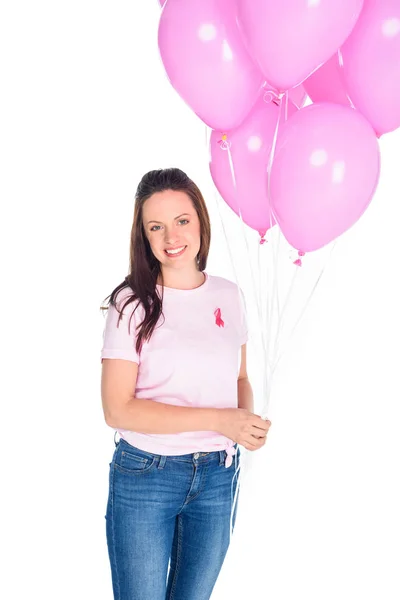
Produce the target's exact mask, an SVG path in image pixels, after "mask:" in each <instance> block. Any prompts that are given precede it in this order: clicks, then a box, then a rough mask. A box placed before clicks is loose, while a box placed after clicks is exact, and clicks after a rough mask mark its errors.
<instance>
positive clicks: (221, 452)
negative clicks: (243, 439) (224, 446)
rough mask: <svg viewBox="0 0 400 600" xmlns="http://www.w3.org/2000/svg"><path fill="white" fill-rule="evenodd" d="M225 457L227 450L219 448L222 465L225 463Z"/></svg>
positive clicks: (220, 463) (220, 464)
mask: <svg viewBox="0 0 400 600" xmlns="http://www.w3.org/2000/svg"><path fill="white" fill-rule="evenodd" d="M225 457H226V452H225V450H219V466H220V467H221V466H222V465H224V464H225Z"/></svg>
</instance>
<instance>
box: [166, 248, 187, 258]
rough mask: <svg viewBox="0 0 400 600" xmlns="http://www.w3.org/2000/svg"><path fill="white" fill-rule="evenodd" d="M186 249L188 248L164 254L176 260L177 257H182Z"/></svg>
mask: <svg viewBox="0 0 400 600" xmlns="http://www.w3.org/2000/svg"><path fill="white" fill-rule="evenodd" d="M186 248H187V246H181V247H180V248H176V249H175V250H164V252H165V254H166V255H167V256H168V257H170V258H175V257H176V256H182V254H183V253H184V252H185V250H186Z"/></svg>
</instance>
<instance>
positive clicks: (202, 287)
mask: <svg viewBox="0 0 400 600" xmlns="http://www.w3.org/2000/svg"><path fill="white" fill-rule="evenodd" d="M202 273H203V275H204V276H205V280H204V282H203V283H202V284H201V285H199V286H198V287H196V288H192V289H191V290H180V289H178V288H171V287H167V286H162V285H161V284H159V283H157V284H156V285H157V288H158V289H160V290H161V289H162V288H164V294H165V293H167V294H184V295H188V294H191V295H193V294H195V293H199V292H202V291H204V290H205V289H206V288H207V287H208V283H209V280H210V276H209V274H208V273H206V271H202Z"/></svg>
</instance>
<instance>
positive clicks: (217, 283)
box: [209, 275, 240, 292]
mask: <svg viewBox="0 0 400 600" xmlns="http://www.w3.org/2000/svg"><path fill="white" fill-rule="evenodd" d="M209 278H210V284H212V287H213V288H214V289H216V288H218V289H219V290H221V291H225V290H226V291H228V292H235V291H237V290H238V289H240V288H239V286H238V284H237V283H235V282H234V281H232V280H231V279H227V278H226V277H221V276H220V275H209Z"/></svg>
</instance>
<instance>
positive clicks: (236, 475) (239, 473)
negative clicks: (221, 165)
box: [205, 126, 251, 541]
mask: <svg viewBox="0 0 400 600" xmlns="http://www.w3.org/2000/svg"><path fill="white" fill-rule="evenodd" d="M222 137H223V139H222V140H221V142H222V143H223V147H222V149H224V150H229V148H230V142H228V141H227V136H226V134H224V135H223V136H222ZM205 139H206V149H207V151H208V149H209V144H210V142H209V138H208V127H207V126H205ZM220 146H221V144H220ZM229 155H230V153H229V154H228V156H229ZM208 159H209V160H210V154H208ZM235 181H236V180H235ZM235 185H236V184H235ZM213 192H214V198H215V199H216V204H217V209H218V213H219V217H220V221H221V224H222V229H223V232H224V236H225V241H226V245H227V247H228V252H229V256H230V260H231V265H232V268H233V271H234V274H235V280H236V284H237V285H238V286H239V277H238V275H237V271H236V267H235V261H234V259H233V256H232V251H231V246H230V243H229V237H228V235H227V232H226V228H225V222H224V219H223V218H222V213H221V208H220V204H221V201H220V200H219V195H217V193H216V187H215V185H214V184H213ZM239 214H240V219H241V222H242V231H243V235H244V237H245V240H246V242H247V239H246V236H245V231H244V225H243V219H242V215H241V211H240V207H239ZM246 248H247V254H248V257H249V262H250V266H251V260H250V255H249V247H248V245H247V243H246ZM238 294H239V302H240V303H242V298H241V294H240V291H239V290H238ZM243 310H245V307H243ZM245 454H246V449H244V451H243V452H241V459H240V463H239V466H238V464H237V454H235V473H234V475H233V478H232V483H231V502H232V510H231V516H230V529H229V539H230V541H231V540H232V534H233V514H234V511H235V506H236V504H237V498H238V493H239V488H240V485H241V481H242V472H243V468H242V462H244V463H246V458H245ZM236 478H237V487H236V491H235V496H234V498H233V499H232V489H233V485H234V482H235V479H236Z"/></svg>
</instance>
